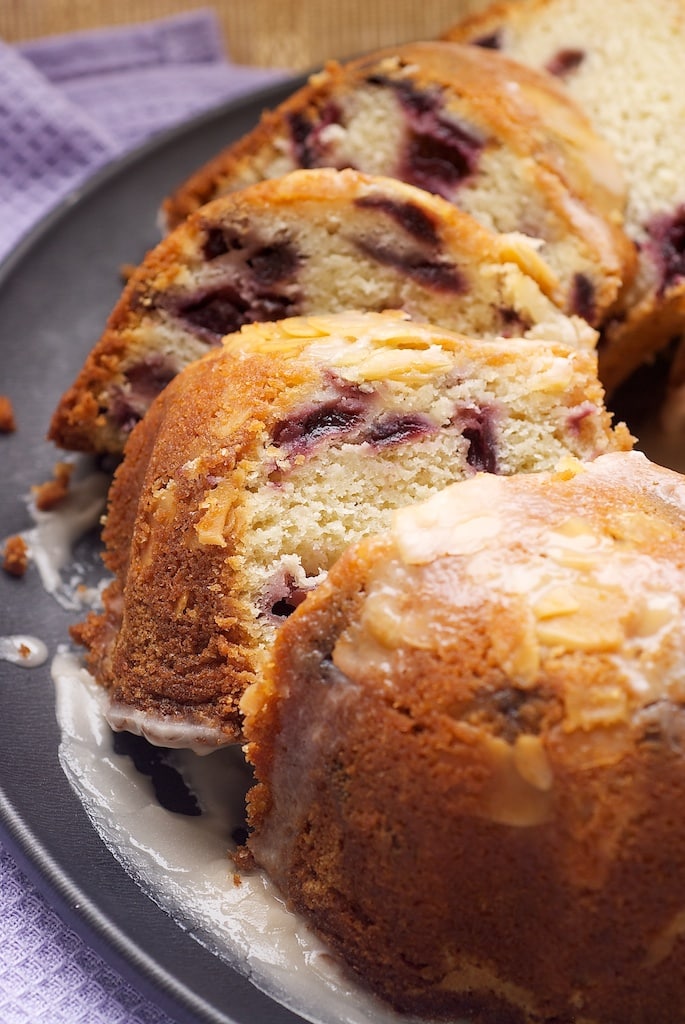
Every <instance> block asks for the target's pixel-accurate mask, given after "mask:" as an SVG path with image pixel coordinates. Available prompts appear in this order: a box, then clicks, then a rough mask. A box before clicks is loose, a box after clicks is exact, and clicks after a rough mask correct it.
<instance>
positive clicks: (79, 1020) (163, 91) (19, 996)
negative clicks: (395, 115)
mask: <svg viewBox="0 0 685 1024" xmlns="http://www.w3.org/2000/svg"><path fill="white" fill-rule="evenodd" d="M282 77H283V73H282V72H276V71H268V70H265V69H257V68H248V67H238V66H236V65H232V64H230V63H229V61H228V60H227V59H226V57H225V55H224V53H223V50H222V46H221V43H220V32H219V28H218V24H217V22H216V19H215V17H214V16H213V15H212V13H211V12H208V11H196V12H194V13H192V14H188V15H183V16H179V17H175V18H169V19H165V20H164V21H157V22H150V23H147V24H142V25H137V26H133V27H126V28H116V29H105V30H98V31H93V32H82V33H78V34H74V35H68V36H59V37H53V38H50V39H44V40H38V41H35V42H31V43H26V44H24V45H22V46H21V47H16V48H13V47H10V46H7V45H5V44H4V43H2V42H0V211H1V213H2V216H1V217H0V259H1V258H3V257H4V256H6V255H7V254H8V253H10V252H11V251H12V249H13V247H14V246H15V245H16V244H17V242H18V241H19V239H20V238H21V237H22V235H23V234H24V233H25V232H26V231H27V230H28V229H29V228H31V227H32V226H33V225H34V224H35V223H36V222H37V221H38V220H39V219H40V218H41V217H42V216H43V215H44V214H45V213H47V212H48V211H49V210H50V209H51V208H52V207H54V206H55V205H56V204H57V203H58V202H59V201H60V200H61V199H63V198H64V197H65V196H67V195H68V194H69V193H70V192H71V191H72V190H73V189H75V188H76V187H78V186H79V185H80V184H81V183H82V182H83V181H84V180H85V179H86V178H87V177H88V176H89V175H91V174H92V173H93V171H95V170H97V169H98V168H99V167H102V166H103V165H104V164H106V163H107V162H108V161H110V160H112V159H113V158H115V157H117V156H119V155H120V154H122V153H123V152H125V151H126V150H127V149H130V148H131V147H132V146H135V145H136V144H137V143H139V142H142V141H143V140H144V139H146V138H148V137H149V136H151V135H153V134H154V133H155V132H157V131H160V130H161V129H164V128H168V127H170V126H172V125H173V124H176V123H178V122H180V121H182V120H184V119H185V118H187V117H189V116H191V115H192V114H195V113H198V112H200V111H202V110H205V109H209V108H210V107H212V106H214V105H216V104H219V103H221V102H223V101H225V100H228V99H231V98H233V97H236V96H239V95H240V94H241V93H246V92H248V91H250V90H251V89H254V88H256V87H258V86H260V85H263V84H266V83H268V82H272V81H276V80H277V79H278V78H282ZM0 344H1V342H0ZM41 1022H44V1024H173V1022H171V1021H170V1018H169V1017H168V1016H167V1015H166V1013H164V1012H162V1011H161V1010H160V1009H158V1008H157V1007H155V1006H153V1005H152V1004H151V1003H149V1002H148V1001H147V1000H146V999H145V998H143V996H141V995H140V994H139V993H137V992H136V991H135V989H134V988H132V987H131V985H129V984H128V983H127V982H125V981H124V980H123V979H122V978H120V977H119V975H117V974H116V972H114V971H113V970H112V969H111V968H110V967H109V966H108V965H107V964H106V963H104V962H103V961H102V960H101V958H100V957H99V956H97V955H96V954H95V953H94V952H93V951H92V950H91V949H89V948H88V946H87V945H85V944H84V943H83V942H82V941H81V940H80V938H79V937H78V936H77V935H75V934H74V933H73V932H72V931H70V930H69V929H68V928H67V927H66V926H65V925H64V924H63V923H62V921H61V920H60V919H59V917H58V916H57V914H56V913H55V912H54V911H53V910H52V909H51V907H50V906H49V905H48V904H47V903H46V901H45V900H44V899H43V897H42V896H41V895H40V894H39V893H38V892H37V891H36V890H35V889H34V887H33V886H32V885H31V883H30V882H29V881H28V880H27V879H26V878H25V877H24V875H23V873H22V872H21V871H20V869H19V868H18V867H17V865H16V864H15V863H14V861H13V860H12V858H11V857H10V855H9V854H8V853H7V851H6V850H4V849H3V848H2V846H0V1024H41Z"/></svg>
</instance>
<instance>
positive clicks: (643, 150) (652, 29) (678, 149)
mask: <svg viewBox="0 0 685 1024" xmlns="http://www.w3.org/2000/svg"><path fill="white" fill-rule="evenodd" d="M446 37H447V38H449V39H451V40H454V41H457V42H462V43H464V42H471V43H478V44H480V45H481V46H482V47H485V48H493V49H497V50H499V52H501V53H504V54H506V55H507V56H510V57H512V58H514V59H516V60H517V61H521V62H523V63H525V64H526V65H529V66H531V67H533V68H536V69H544V70H546V71H547V72H551V74H552V75H555V76H556V77H557V78H558V79H559V81H561V82H562V83H563V85H564V86H565V87H566V89H567V90H568V92H569V94H570V95H571V96H572V97H573V99H575V100H576V101H577V102H578V104H579V106H581V108H582V109H583V110H584V111H585V112H586V113H587V114H588V116H589V117H590V119H591V122H592V124H593V125H594V127H595V128H596V130H597V132H598V133H599V134H600V135H601V136H602V137H603V138H604V139H606V140H607V142H609V144H610V145H611V147H612V149H613V151H614V153H615V154H616V157H617V159H618V161H619V163H620V165H621V167H622V169H623V172H624V175H625V178H626V182H627V185H628V205H627V208H626V220H625V226H626V231H627V232H628V234H629V236H630V237H631V238H632V239H633V240H634V241H635V242H636V244H637V247H638V249H639V257H638V270H637V274H636V277H635V281H634V284H633V286H632V287H631V288H629V289H628V290H627V294H626V295H625V301H624V302H623V308H622V309H621V310H619V311H618V312H617V314H616V318H615V319H614V321H613V322H612V323H610V324H609V325H608V326H607V328H606V330H605V332H604V334H605V336H604V340H603V345H602V350H601V353H600V376H601V377H602V380H603V381H604V382H605V384H606V386H607V388H609V389H610V390H611V389H613V388H614V387H615V386H616V385H617V384H619V383H620V382H621V381H623V380H624V379H625V378H626V377H627V376H628V375H629V374H630V373H631V372H632V371H633V370H634V369H635V368H636V367H637V366H639V365H640V364H641V363H643V362H646V361H648V360H649V359H650V358H651V357H652V356H653V355H654V353H655V352H657V351H658V350H660V349H663V348H664V347H665V346H667V345H668V344H669V343H672V342H673V340H674V339H680V338H681V337H682V335H683V331H684V329H685V255H684V254H685V182H683V179H682V175H681V174H680V171H679V168H680V167H682V166H683V163H684V162H685V133H684V132H682V131H681V130H680V127H679V126H680V124H681V122H682V115H683V95H684V94H685V64H684V63H683V60H682V49H683V44H684V43H685V5H684V4H683V2H682V0H654V2H652V0H613V2H612V3H611V4H610V5H608V4H598V3H596V2H595V0H513V2H505V3H495V4H493V5H492V6H490V7H488V8H487V9H486V10H485V11H484V12H482V13H480V14H475V15H473V16H471V17H470V18H467V19H466V20H464V21H462V22H461V23H459V24H457V25H454V26H453V27H452V28H451V29H450V30H449V31H448V32H447V33H446Z"/></svg>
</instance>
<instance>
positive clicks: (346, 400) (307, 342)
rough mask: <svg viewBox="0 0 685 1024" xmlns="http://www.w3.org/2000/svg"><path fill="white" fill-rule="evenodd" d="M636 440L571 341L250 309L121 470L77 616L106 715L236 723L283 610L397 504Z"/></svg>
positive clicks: (141, 721)
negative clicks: (615, 422) (97, 592)
mask: <svg viewBox="0 0 685 1024" xmlns="http://www.w3.org/2000/svg"><path fill="white" fill-rule="evenodd" d="M630 444H631V438H630V436H629V435H628V433H627V431H626V429H625V427H623V426H619V427H617V428H616V430H612V429H611V426H610V418H609V416H608V414H607V412H606V411H605V409H604V407H603V404H602V389H601V387H600V385H599V383H598V381H597V377H596V360H595V355H594V353H591V352H585V351H574V350H572V349H569V348H567V347H565V346H564V345H561V344H559V343H558V342H556V341H542V340H541V341H530V340H525V339H516V340H515V341H514V340H510V341H506V342H505V341H501V342H498V341H492V342H489V343H487V344H484V343H483V342H482V341H481V340H475V341H474V340H471V339H468V338H466V337H464V336H462V335H459V334H455V333H453V332H449V331H445V330H441V329H439V328H436V327H431V326H429V325H427V324H420V323H417V322H414V321H411V320H409V319H407V318H406V317H404V316H402V315H401V314H397V313H385V314H372V313H367V314H339V315H338V316H320V317H317V316H311V317H300V318H295V319H286V320H284V321H281V322H279V323H274V324H253V325H249V326H246V327H244V328H243V329H242V331H241V332H240V333H239V334H237V335H234V336H232V337H230V338H228V339H227V340H226V342H225V344H224V345H223V346H221V347H219V348H218V349H216V350H214V351H213V352H211V353H210V354H208V355H206V356H205V357H204V358H203V359H201V360H199V361H196V362H194V363H193V364H191V365H190V366H188V367H186V369H185V370H184V371H183V372H182V373H180V374H179V375H178V376H177V377H176V378H175V379H174V380H173V381H172V382H171V383H170V384H169V386H168V387H167V388H166V389H165V390H164V392H163V393H162V394H161V395H160V396H159V397H158V398H157V399H156V400H155V402H154V403H153V405H152V406H151V408H150V409H149V411H148V413H147V415H146V416H145V418H144V420H143V421H142V422H141V423H140V424H139V425H138V426H137V427H136V428H135V430H134V431H133V433H132V435H131V437H130V439H129V442H128V445H127V447H126V453H125V456H124V460H123V462H122V463H121V465H120V467H119V469H118V471H117V473H116V475H115V478H114V483H113V486H112V490H111V494H110V500H109V508H108V512H107V519H106V525H105V529H104V541H105V544H106V559H105V560H106V564H107V565H108V567H109V568H110V569H111V570H112V572H113V573H114V575H115V579H114V582H113V583H112V585H111V586H110V588H109V589H108V591H107V592H106V593H105V597H104V608H105V610H104V612H103V613H102V614H98V615H92V616H91V617H90V618H89V619H88V620H87V622H86V624H85V625H83V626H81V627H79V628H78V629H77V630H76V635H77V637H78V638H79V639H80V640H81V641H82V642H83V643H85V644H86V646H88V648H89V650H90V666H91V668H92V670H93V672H94V674H95V676H96V678H97V680H98V681H99V682H100V683H101V684H102V685H103V686H104V687H106V688H107V690H108V691H109V695H110V702H111V706H110V711H109V715H108V717H109V720H110V722H111V723H112V725H114V727H116V728H126V729H130V730H133V731H139V732H142V733H144V734H145V735H146V736H148V738H150V739H152V740H155V741H157V742H160V743H162V744H166V745H173V744H181V745H186V746H199V747H202V746H203V745H204V746H205V747H207V746H210V747H211V746H212V745H219V744H222V743H226V742H230V741H233V740H235V739H237V738H239V736H240V714H239V710H238V704H239V701H240V698H241V696H242V694H243V691H244V689H245V687H246V686H247V685H248V684H249V683H251V682H253V681H254V679H255V678H256V676H257V674H258V673H259V672H260V671H261V669H262V667H263V665H264V662H265V659H266V657H267V656H268V652H269V649H270V645H271V643H272V641H273V638H274V635H275V633H276V630H277V627H278V626H279V624H280V623H281V622H282V621H283V619H284V618H285V617H286V616H287V614H288V613H289V612H290V611H292V609H293V608H294V607H295V606H296V605H297V604H298V603H299V602H300V601H301V600H302V599H303V598H304V597H305V595H306V594H307V592H308V591H309V590H311V589H312V588H313V587H315V586H316V585H317V584H318V583H319V582H320V581H321V579H322V578H323V577H324V576H325V573H326V571H327V569H328V568H329V566H330V565H331V563H332V562H333V560H334V559H335V558H337V556H338V555H340V554H341V553H342V551H343V549H344V548H345V547H346V546H347V544H349V543H350V542H351V541H354V540H357V539H359V538H360V537H362V536H364V535H365V534H367V533H368V532H370V531H372V530H378V529H382V528H384V527H385V526H386V525H387V524H388V522H389V517H390V515H391V513H392V511H393V509H395V508H397V507H398V506H399V505H405V504H407V503H408V502H411V501H415V500H420V499H422V498H425V497H427V496H428V495H430V494H432V493H433V492H434V491H435V490H437V489H439V488H441V487H444V486H445V485H446V484H448V483H451V482H452V481H454V480H459V479H462V478H463V477H467V476H472V475H473V474H475V473H476V472H477V471H479V470H481V471H485V472H488V473H496V474H512V473H517V472H531V471H534V470H539V469H545V468H549V467H550V466H552V465H554V464H555V463H556V461H557V460H558V459H559V458H560V457H561V456H563V455H565V454H573V455H577V456H579V457H581V458H584V459H592V458H594V457H595V456H597V455H599V454H601V453H603V452H606V451H612V450H615V449H621V448H626V447H630Z"/></svg>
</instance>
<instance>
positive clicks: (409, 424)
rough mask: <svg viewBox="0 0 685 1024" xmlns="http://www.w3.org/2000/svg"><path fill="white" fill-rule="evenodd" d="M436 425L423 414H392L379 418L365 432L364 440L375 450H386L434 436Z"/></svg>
mask: <svg viewBox="0 0 685 1024" xmlns="http://www.w3.org/2000/svg"><path fill="white" fill-rule="evenodd" d="M436 430H437V427H436V425H435V424H434V423H433V421H432V420H430V419H429V418H428V417H427V416H424V415H422V414H421V413H405V414H402V413H397V412H390V413H386V414H385V415H383V416H379V417H378V419H376V420H374V422H373V423H371V424H370V426H369V427H368V428H367V429H366V430H365V431H364V437H363V439H364V440H365V441H368V442H369V444H371V445H373V446H374V448H386V447H389V446H390V445H394V444H403V443H404V442H405V441H415V440H417V439H418V438H420V437H426V436H427V435H429V434H434V433H435V431H436Z"/></svg>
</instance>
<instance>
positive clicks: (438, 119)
mask: <svg viewBox="0 0 685 1024" xmlns="http://www.w3.org/2000/svg"><path fill="white" fill-rule="evenodd" d="M367 82H368V84H369V85H371V86H378V87H381V88H386V89H393V90H394V91H395V93H396V95H397V98H398V101H399V104H400V107H401V108H402V110H403V112H404V116H405V119H406V132H405V140H404V144H403V147H402V152H401V154H400V157H399V160H398V167H397V175H398V177H399V178H401V179H402V180H403V181H407V182H408V183H409V184H411V185H416V186H418V187H419V188H423V189H426V190H427V191H428V192H434V193H436V194H437V195H441V196H443V197H444V198H446V199H450V198H452V197H453V195H454V192H455V189H456V188H457V187H458V186H459V185H461V184H462V183H463V182H465V181H467V180H468V179H469V178H471V177H472V176H473V175H474V174H475V173H476V171H477V169H478V163H479V159H480V154H481V151H482V149H483V147H484V144H485V141H484V139H483V138H482V137H481V136H480V134H478V133H477V132H476V130H475V129H474V128H473V127H472V126H471V125H469V126H467V125H465V124H460V123H459V122H458V121H457V120H456V119H455V118H454V117H451V116H449V115H448V114H447V113H446V112H445V110H444V104H443V95H442V90H441V89H438V88H432V89H418V88H417V87H416V86H415V85H414V83H413V82H412V81H411V79H409V78H400V79H394V78H390V77H388V76H386V75H379V74H373V75H369V76H368V78H367Z"/></svg>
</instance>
